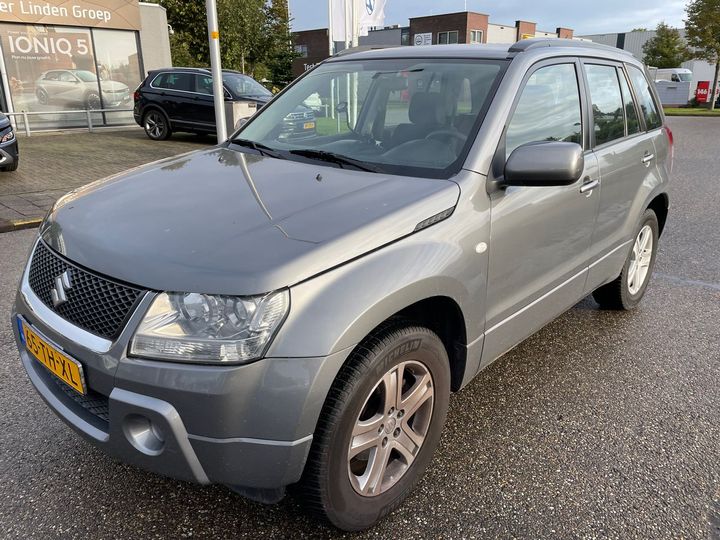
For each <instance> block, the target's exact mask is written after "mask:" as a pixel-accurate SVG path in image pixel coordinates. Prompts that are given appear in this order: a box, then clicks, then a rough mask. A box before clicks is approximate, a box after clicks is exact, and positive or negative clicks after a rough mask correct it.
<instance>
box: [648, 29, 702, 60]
mask: <svg viewBox="0 0 720 540" xmlns="http://www.w3.org/2000/svg"><path fill="white" fill-rule="evenodd" d="M655 32H656V33H655V37H653V38H651V39H649V40H647V41H646V42H645V45H643V53H644V54H645V58H644V60H645V63H646V64H647V65H648V66H655V67H657V68H660V69H662V68H674V67H679V66H680V64H682V63H683V62H685V61H687V60H690V58H692V52H691V51H690V49H689V48H688V46H687V45H686V44H685V41H684V40H683V38H682V36H680V32H679V31H678V30H676V29H675V28H670V27H669V26H668V25H667V24H665V23H664V22H661V23H660V24H658V25H657V29H656V31H655Z"/></svg>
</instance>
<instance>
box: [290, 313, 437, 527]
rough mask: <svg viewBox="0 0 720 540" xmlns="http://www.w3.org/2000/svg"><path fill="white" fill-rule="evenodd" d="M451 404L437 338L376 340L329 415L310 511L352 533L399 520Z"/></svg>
mask: <svg viewBox="0 0 720 540" xmlns="http://www.w3.org/2000/svg"><path fill="white" fill-rule="evenodd" d="M398 382H399V383H400V384H398ZM449 397H450V365H449V360H448V355H447V351H446V350H445V347H444V345H443V343H442V341H441V340H440V338H439V337H438V336H437V335H436V334H434V333H433V332H432V331H430V330H428V329H427V328H423V327H419V326H411V325H409V324H407V323H402V322H397V323H390V324H389V325H387V326H385V327H384V328H382V329H381V330H379V331H378V332H376V333H375V334H374V335H372V336H371V337H369V338H368V339H367V340H366V342H365V343H364V344H362V345H361V346H359V347H358V348H357V349H356V351H355V352H353V354H352V355H351V357H350V358H349V360H348V362H347V363H346V364H345V366H343V368H342V369H341V370H340V373H339V374H338V376H337V378H336V380H335V383H334V384H333V386H332V388H331V390H330V392H329V394H328V397H327V400H326V402H325V405H324V407H323V411H322V414H321V417H320V420H319V422H318V427H317V429H316V432H315V436H314V439H313V445H312V448H311V450H310V455H309V457H308V462H307V466H306V469H305V473H304V475H303V480H302V489H303V502H304V503H305V504H306V505H307V506H308V509H309V510H310V511H311V512H313V513H315V514H316V515H319V516H321V517H324V518H326V519H327V520H329V521H330V522H331V523H332V524H333V525H335V526H336V527H338V528H340V529H343V530H346V531H358V530H362V529H365V528H367V527H370V526H371V525H373V524H375V523H376V522H377V521H378V520H379V519H381V518H382V517H383V516H385V515H386V514H388V513H389V512H391V511H392V510H393V509H394V508H395V507H397V506H398V505H399V504H400V503H401V502H402V501H403V500H404V499H405V497H407V496H408V494H409V493H410V491H411V490H412V489H413V487H414V486H415V484H416V483H417V482H418V480H419V479H420V477H421V476H422V474H423V472H424V471H425V468H426V467H427V465H428V463H429V461H430V459H431V458H432V455H433V452H434V451H435V448H436V447H437V444H438V441H439V440H440V434H441V432H442V428H443V424H444V423H445V416H446V414H447V408H448V401H449Z"/></svg>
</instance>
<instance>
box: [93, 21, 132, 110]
mask: <svg viewBox="0 0 720 540" xmlns="http://www.w3.org/2000/svg"><path fill="white" fill-rule="evenodd" d="M92 35H93V38H94V40H95V55H96V61H97V74H98V76H99V77H100V88H101V90H102V97H103V105H104V107H105V108H106V109H132V108H133V100H132V95H133V92H134V91H135V89H136V88H137V87H138V86H139V85H140V82H141V80H142V79H141V78H140V73H141V71H140V55H139V54H138V46H137V38H136V35H135V32H127V31H124V30H97V29H93V31H92ZM105 116H106V121H107V123H109V124H118V123H122V124H127V123H130V122H132V119H133V118H132V112H118V113H116V112H110V113H106V115H105Z"/></svg>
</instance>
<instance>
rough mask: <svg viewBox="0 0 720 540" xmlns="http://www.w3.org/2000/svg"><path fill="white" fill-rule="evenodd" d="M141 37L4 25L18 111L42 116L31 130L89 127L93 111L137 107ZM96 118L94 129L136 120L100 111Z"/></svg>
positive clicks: (1, 40) (0, 27) (0, 31)
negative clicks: (136, 89) (135, 99)
mask: <svg viewBox="0 0 720 540" xmlns="http://www.w3.org/2000/svg"><path fill="white" fill-rule="evenodd" d="M136 35H137V34H136V33H135V32H132V31H121V30H104V29H103V30H92V31H91V30H90V29H89V28H78V27H72V26H44V25H32V24H15V23H2V24H0V44H1V45H2V54H3V58H4V60H5V66H6V70H7V82H8V87H9V88H8V91H9V94H10V99H11V100H12V106H13V109H14V110H15V111H17V112H21V111H27V112H31V113H37V114H33V115H31V116H30V125H31V126H32V129H54V128H59V127H80V126H82V127H84V126H86V125H87V115H86V113H85V112H84V111H85V110H88V109H89V110H96V109H100V108H109V109H130V108H132V105H133V103H132V92H133V90H134V89H135V88H136V87H137V86H138V84H139V83H140V73H141V71H140V65H139V55H138V47H137V37H136ZM96 53H97V58H96ZM60 111H66V114H59V112H60ZM67 111H77V112H71V113H68V112H67ZM92 119H93V123H94V124H95V125H100V124H103V123H111V124H117V123H123V124H127V123H129V122H131V121H132V116H131V113H115V112H111V113H106V114H103V113H99V112H97V113H92ZM18 121H19V122H22V118H20V119H19V120H18Z"/></svg>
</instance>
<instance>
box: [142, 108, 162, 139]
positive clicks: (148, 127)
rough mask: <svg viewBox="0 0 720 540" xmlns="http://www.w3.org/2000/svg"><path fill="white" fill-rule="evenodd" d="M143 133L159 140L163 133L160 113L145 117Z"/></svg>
mask: <svg viewBox="0 0 720 540" xmlns="http://www.w3.org/2000/svg"><path fill="white" fill-rule="evenodd" d="M145 131H146V132H147V134H148V135H150V137H152V138H153V139H159V138H161V137H162V136H163V133H164V132H165V121H164V119H163V117H162V116H161V115H160V113H156V112H151V113H149V114H148V115H147V116H146V117H145Z"/></svg>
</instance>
